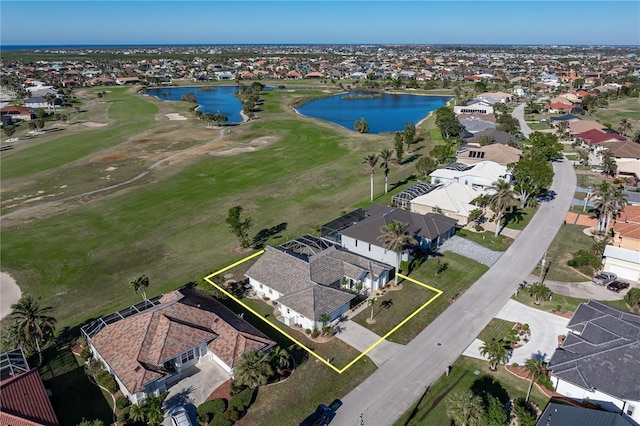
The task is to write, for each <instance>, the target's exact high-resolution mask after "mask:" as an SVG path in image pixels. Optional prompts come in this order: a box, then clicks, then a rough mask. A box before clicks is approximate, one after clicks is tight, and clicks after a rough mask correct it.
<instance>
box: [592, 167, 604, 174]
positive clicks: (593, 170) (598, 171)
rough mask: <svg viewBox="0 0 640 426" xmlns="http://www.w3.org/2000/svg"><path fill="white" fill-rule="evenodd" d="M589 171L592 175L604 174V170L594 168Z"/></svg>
mask: <svg viewBox="0 0 640 426" xmlns="http://www.w3.org/2000/svg"><path fill="white" fill-rule="evenodd" d="M591 171H592V172H593V173H604V170H602V169H600V168H598V167H595V168H593V169H591Z"/></svg>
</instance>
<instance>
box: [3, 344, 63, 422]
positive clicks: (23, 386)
mask: <svg viewBox="0 0 640 426" xmlns="http://www.w3.org/2000/svg"><path fill="white" fill-rule="evenodd" d="M0 389H2V391H1V392H0V425H2V426H58V424H59V422H58V418H57V417H56V413H55V411H54V410H53V405H52V404H51V400H50V399H49V395H48V394H47V390H46V389H45V387H44V383H43V382H42V378H41V377H40V372H39V371H38V370H37V369H35V368H34V369H30V368H29V364H28V363H27V360H26V358H25V356H24V353H23V352H22V350H21V349H17V350H13V351H9V352H5V353H3V354H0Z"/></svg>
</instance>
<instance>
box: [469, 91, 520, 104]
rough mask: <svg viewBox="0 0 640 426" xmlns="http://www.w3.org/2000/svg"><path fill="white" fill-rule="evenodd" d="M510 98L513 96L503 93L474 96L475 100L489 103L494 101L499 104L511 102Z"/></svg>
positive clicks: (486, 93)
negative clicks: (488, 101)
mask: <svg viewBox="0 0 640 426" xmlns="http://www.w3.org/2000/svg"><path fill="white" fill-rule="evenodd" d="M512 97H513V95H511V94H510V93H504V92H485V93H481V94H479V95H478V96H476V98H477V99H480V100H491V101H494V100H496V101H497V102H501V103H509V102H511V98H512Z"/></svg>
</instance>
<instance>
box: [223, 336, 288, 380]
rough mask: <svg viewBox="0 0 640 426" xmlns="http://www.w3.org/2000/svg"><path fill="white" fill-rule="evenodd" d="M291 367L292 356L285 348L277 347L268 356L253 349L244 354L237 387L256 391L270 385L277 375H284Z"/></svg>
mask: <svg viewBox="0 0 640 426" xmlns="http://www.w3.org/2000/svg"><path fill="white" fill-rule="evenodd" d="M290 366H291V355H290V354H289V351H287V350H286V349H285V348H281V347H279V346H276V347H275V348H272V349H271V351H270V352H269V353H268V354H267V353H264V352H262V351H259V350H256V349H252V350H250V351H247V352H245V353H243V354H242V356H241V357H240V360H239V361H238V364H237V365H236V367H235V369H234V372H235V380H234V382H235V383H234V386H235V387H239V386H240V387H242V386H246V387H249V388H251V389H256V388H258V387H260V386H264V385H266V384H267V383H269V382H270V381H271V380H272V379H273V378H274V377H275V375H276V374H279V375H280V374H282V373H283V372H284V371H285V370H286V369H287V368H289V367H290Z"/></svg>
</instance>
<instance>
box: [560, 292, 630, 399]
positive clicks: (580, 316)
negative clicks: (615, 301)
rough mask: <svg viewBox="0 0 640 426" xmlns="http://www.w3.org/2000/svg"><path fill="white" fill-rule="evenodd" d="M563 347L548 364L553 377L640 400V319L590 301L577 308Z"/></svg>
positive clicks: (624, 397) (620, 396)
mask: <svg viewBox="0 0 640 426" xmlns="http://www.w3.org/2000/svg"><path fill="white" fill-rule="evenodd" d="M567 327H568V328H570V329H571V330H573V331H574V333H571V334H569V335H567V338H566V339H565V341H564V342H563V344H562V346H561V347H560V348H558V349H556V351H555V352H554V354H553V356H552V357H551V360H550V361H549V368H550V369H551V370H552V371H553V375H554V376H556V377H559V378H560V379H563V380H566V381H567V382H570V383H573V384H575V385H578V386H580V387H582V388H586V389H590V388H594V389H598V390H599V391H601V392H604V393H606V394H609V395H612V396H615V397H617V398H620V399H634V400H638V399H640V386H638V383H640V315H636V314H632V313H629V312H625V311H622V310H619V309H615V308H612V307H610V306H607V305H604V304H602V303H600V302H596V301H593V300H590V301H589V302H588V303H586V304H585V303H582V304H580V306H578V309H577V310H576V312H575V314H574V315H573V318H572V319H571V321H569V324H568V325H567Z"/></svg>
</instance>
